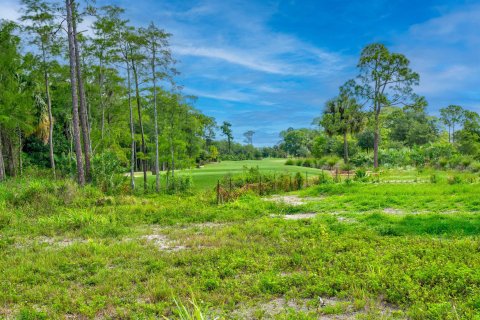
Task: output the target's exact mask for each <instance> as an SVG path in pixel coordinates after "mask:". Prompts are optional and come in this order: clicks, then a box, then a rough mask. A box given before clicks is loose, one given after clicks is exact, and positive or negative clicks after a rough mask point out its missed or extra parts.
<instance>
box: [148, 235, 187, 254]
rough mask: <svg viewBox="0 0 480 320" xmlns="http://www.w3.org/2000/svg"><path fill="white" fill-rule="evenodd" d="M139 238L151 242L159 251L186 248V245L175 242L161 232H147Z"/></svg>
mask: <svg viewBox="0 0 480 320" xmlns="http://www.w3.org/2000/svg"><path fill="white" fill-rule="evenodd" d="M140 239H144V240H146V241H147V242H151V243H153V244H154V245H155V247H157V248H158V249H159V250H161V251H180V250H185V249H187V247H186V246H183V245H179V244H177V243H176V242H174V241H172V240H170V239H168V238H167V236H165V235H163V234H148V235H145V236H142V237H140Z"/></svg>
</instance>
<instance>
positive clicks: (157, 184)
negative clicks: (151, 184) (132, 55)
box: [152, 41, 160, 192]
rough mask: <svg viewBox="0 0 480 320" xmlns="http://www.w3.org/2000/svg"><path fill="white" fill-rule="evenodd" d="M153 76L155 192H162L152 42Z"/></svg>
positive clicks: (153, 62)
mask: <svg viewBox="0 0 480 320" xmlns="http://www.w3.org/2000/svg"><path fill="white" fill-rule="evenodd" d="M152 55H153V56H152V76H153V118H154V122H155V190H156V191H157V192H160V161H159V157H160V152H159V150H158V112H157V78H156V75H155V43H154V41H152Z"/></svg>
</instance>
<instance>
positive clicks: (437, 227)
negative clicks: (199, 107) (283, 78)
mask: <svg viewBox="0 0 480 320" xmlns="http://www.w3.org/2000/svg"><path fill="white" fill-rule="evenodd" d="M254 163H255V162H254ZM269 163H271V162H269ZM222 165H226V167H229V168H232V166H233V164H229V163H227V164H224V163H222V164H219V166H222ZM271 165H272V167H270V168H272V169H271V170H275V165H274V164H271ZM282 168H283V167H282ZM204 169H205V170H212V171H211V172H212V176H214V175H215V174H216V173H217V172H218V171H216V170H214V169H213V167H206V168H204ZM201 170H202V169H200V170H199V171H201ZM222 170H226V169H225V168H224V169H222ZM301 170H303V168H301ZM222 172H223V171H222ZM408 174H410V175H411V174H415V173H408ZM438 174H439V175H442V174H443V173H438ZM448 174H460V173H448ZM388 175H390V176H406V175H407V173H405V172H404V171H400V170H399V171H397V172H394V171H388V172H385V173H384V176H388ZM210 180H214V179H213V178H210ZM205 181H209V179H207V178H205ZM479 188H480V185H479V184H478V183H474V184H469V183H462V184H454V185H450V184H448V183H447V182H446V181H443V182H439V183H436V184H431V183H408V184H407V183H382V182H380V183H356V182H354V183H338V184H333V183H332V184H325V185H319V186H314V187H311V188H309V189H305V190H302V191H299V192H296V193H295V194H297V195H299V196H300V197H307V198H306V199H308V201H307V203H305V204H304V205H301V206H291V205H288V204H285V203H275V202H267V201H263V200H262V199H260V198H259V197H257V196H255V195H246V196H244V197H242V198H240V199H239V200H238V201H236V202H232V203H229V204H225V205H221V206H216V205H215V204H214V194H213V193H208V192H200V193H198V194H195V195H178V196H174V195H172V196H166V195H161V196H157V195H148V196H142V197H140V196H130V195H118V196H105V195H103V194H102V193H101V192H99V191H98V190H96V189H95V188H93V187H86V188H84V189H79V188H78V187H77V186H76V185H75V184H73V183H71V182H68V181H57V182H52V181H49V180H38V179H24V180H11V181H8V182H6V183H5V184H2V185H0V252H1V253H2V254H1V255H0V318H7V319H64V318H65V317H67V316H68V317H72V318H85V319H94V318H98V319H114V318H122V319H158V318H162V317H167V318H169V319H178V318H182V317H183V318H198V319H199V318H201V317H202V316H204V317H206V318H214V317H219V318H221V319H223V318H227V319H230V318H236V319H245V318H249V319H251V318H268V316H269V312H272V309H275V308H273V307H272V305H275V303H277V304H278V303H280V302H281V303H283V305H282V306H281V307H277V308H276V315H275V316H274V318H275V319H318V317H319V316H320V315H339V316H358V317H359V318H360V319H399V318H400V319H401V318H410V319H480V317H479V314H480V247H479V243H480V237H479V235H480V218H479V210H480V201H479V200H478V190H479ZM303 212H318V215H317V216H316V217H315V218H313V219H307V220H286V219H283V218H282V216H283V215H289V214H295V213H303ZM319 298H322V299H324V300H326V301H327V304H326V305H325V306H321V305H320V304H319V302H318V301H319ZM191 301H192V303H190V302H191ZM193 301H194V303H193ZM278 301H280V302H278ZM328 301H329V302H328ZM332 301H333V302H332Z"/></svg>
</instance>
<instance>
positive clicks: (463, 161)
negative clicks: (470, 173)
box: [460, 157, 473, 169]
mask: <svg viewBox="0 0 480 320" xmlns="http://www.w3.org/2000/svg"><path fill="white" fill-rule="evenodd" d="M472 162H473V160H472V158H470V157H462V159H461V160H460V163H461V165H462V169H466V168H468V167H469V166H470V164H472Z"/></svg>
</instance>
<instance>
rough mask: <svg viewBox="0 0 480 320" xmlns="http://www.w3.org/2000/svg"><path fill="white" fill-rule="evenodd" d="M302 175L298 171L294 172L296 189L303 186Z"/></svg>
mask: <svg viewBox="0 0 480 320" xmlns="http://www.w3.org/2000/svg"><path fill="white" fill-rule="evenodd" d="M304 180H305V179H304V178H303V175H302V174H301V173H300V172H297V173H296V174H295V186H296V188H297V189H302V187H303V182H304Z"/></svg>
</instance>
